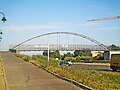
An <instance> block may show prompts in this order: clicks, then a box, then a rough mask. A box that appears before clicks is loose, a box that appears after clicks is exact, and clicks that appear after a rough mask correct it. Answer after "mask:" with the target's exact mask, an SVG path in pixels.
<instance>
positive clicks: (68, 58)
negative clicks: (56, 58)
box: [64, 57, 75, 61]
mask: <svg viewBox="0 0 120 90" xmlns="http://www.w3.org/2000/svg"><path fill="white" fill-rule="evenodd" d="M64 60H70V61H72V60H75V58H74V57H65V58H64Z"/></svg>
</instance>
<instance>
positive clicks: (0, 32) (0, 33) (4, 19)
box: [0, 12, 7, 41]
mask: <svg viewBox="0 0 120 90" xmlns="http://www.w3.org/2000/svg"><path fill="white" fill-rule="evenodd" d="M0 13H1V14H2V15H3V18H2V19H1V21H3V23H5V21H7V19H6V18H5V14H4V13H3V12H0ZM2 34H3V32H2V30H1V29H0V35H2ZM1 39H2V37H0V41H1Z"/></svg>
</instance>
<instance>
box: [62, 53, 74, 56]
mask: <svg viewBox="0 0 120 90" xmlns="http://www.w3.org/2000/svg"><path fill="white" fill-rule="evenodd" d="M64 56H65V57H73V54H71V53H70V52H68V53H67V54H65V55H64Z"/></svg>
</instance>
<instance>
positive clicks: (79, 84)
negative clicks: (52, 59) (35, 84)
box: [30, 62, 92, 90]
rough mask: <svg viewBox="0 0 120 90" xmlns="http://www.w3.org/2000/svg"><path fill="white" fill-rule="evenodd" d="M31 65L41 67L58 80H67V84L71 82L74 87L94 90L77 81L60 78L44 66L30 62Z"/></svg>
mask: <svg viewBox="0 0 120 90" xmlns="http://www.w3.org/2000/svg"><path fill="white" fill-rule="evenodd" d="M30 63H31V64H33V65H35V66H37V67H39V68H42V69H43V70H45V71H47V72H48V73H50V74H52V75H54V76H56V77H58V78H60V79H63V80H65V81H67V82H70V83H73V84H74V85H76V86H78V87H80V88H82V89H84V90H92V88H90V87H88V86H86V85H84V84H81V83H79V82H77V81H75V80H71V79H68V78H66V77H63V76H60V75H58V74H56V73H54V72H52V71H50V70H47V69H45V68H44V67H42V66H40V65H38V64H35V63H33V62H30Z"/></svg>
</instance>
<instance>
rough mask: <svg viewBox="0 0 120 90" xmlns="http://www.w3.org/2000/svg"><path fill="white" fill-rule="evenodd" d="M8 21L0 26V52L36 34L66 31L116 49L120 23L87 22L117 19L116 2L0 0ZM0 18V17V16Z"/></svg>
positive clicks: (118, 7)
mask: <svg viewBox="0 0 120 90" xmlns="http://www.w3.org/2000/svg"><path fill="white" fill-rule="evenodd" d="M0 11H2V12H4V13H5V15H6V18H7V19H8V21H7V22H6V23H2V22H0V29H2V31H3V33H4V34H3V35H2V37H3V39H2V41H1V42H0V50H8V48H9V44H18V43H20V42H22V41H24V40H26V39H28V38H30V37H33V36H37V35H40V34H44V33H48V32H55V31H69V32H75V33H80V34H84V35H87V36H89V37H91V38H94V39H96V40H98V41H99V42H101V43H103V44H105V45H111V44H116V45H119V46H120V35H119V33H120V19H114V20H106V21H97V22H87V20H89V19H95V18H103V17H111V16H118V15H120V0H0ZM0 18H2V15H0Z"/></svg>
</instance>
